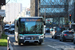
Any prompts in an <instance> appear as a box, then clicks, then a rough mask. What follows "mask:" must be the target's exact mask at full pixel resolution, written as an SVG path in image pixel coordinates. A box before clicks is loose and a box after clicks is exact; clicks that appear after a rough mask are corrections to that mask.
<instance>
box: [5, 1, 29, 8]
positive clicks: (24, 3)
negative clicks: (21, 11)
mask: <svg viewBox="0 0 75 50" xmlns="http://www.w3.org/2000/svg"><path fill="white" fill-rule="evenodd" d="M8 1H9V2H8ZM7 2H8V3H12V2H13V3H22V6H23V7H28V6H30V0H6V3H7Z"/></svg>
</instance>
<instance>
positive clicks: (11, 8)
mask: <svg viewBox="0 0 75 50" xmlns="http://www.w3.org/2000/svg"><path fill="white" fill-rule="evenodd" d="M21 11H22V4H21V3H8V4H7V5H6V18H5V20H6V21H8V22H10V21H11V22H13V21H14V20H15V18H16V17H17V16H18V14H19V13H20V12H21Z"/></svg>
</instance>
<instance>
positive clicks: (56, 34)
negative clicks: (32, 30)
mask: <svg viewBox="0 0 75 50" xmlns="http://www.w3.org/2000/svg"><path fill="white" fill-rule="evenodd" d="M63 30H65V28H62V27H53V29H52V31H51V35H52V38H54V39H56V38H59V37H60V34H61V32H62V31H63Z"/></svg>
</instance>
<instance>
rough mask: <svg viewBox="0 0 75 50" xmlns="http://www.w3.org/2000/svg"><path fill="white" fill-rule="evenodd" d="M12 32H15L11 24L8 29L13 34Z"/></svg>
mask: <svg viewBox="0 0 75 50" xmlns="http://www.w3.org/2000/svg"><path fill="white" fill-rule="evenodd" d="M14 30H15V25H14V24H11V25H10V28H9V32H10V33H14Z"/></svg>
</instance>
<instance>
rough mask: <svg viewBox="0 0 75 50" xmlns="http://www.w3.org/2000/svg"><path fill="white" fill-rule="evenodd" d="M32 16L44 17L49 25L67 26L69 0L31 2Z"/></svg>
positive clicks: (34, 0) (32, 0)
mask: <svg viewBox="0 0 75 50" xmlns="http://www.w3.org/2000/svg"><path fill="white" fill-rule="evenodd" d="M31 16H43V17H44V18H45V21H46V23H47V24H49V25H50V24H52V25H61V26H63V25H66V24H67V23H68V0H31Z"/></svg>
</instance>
